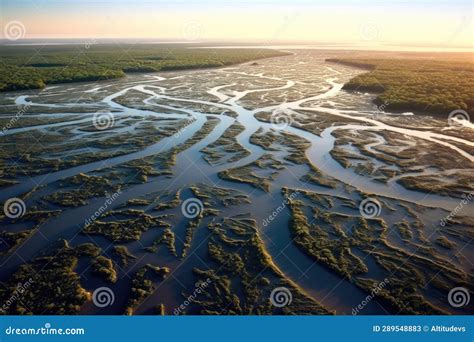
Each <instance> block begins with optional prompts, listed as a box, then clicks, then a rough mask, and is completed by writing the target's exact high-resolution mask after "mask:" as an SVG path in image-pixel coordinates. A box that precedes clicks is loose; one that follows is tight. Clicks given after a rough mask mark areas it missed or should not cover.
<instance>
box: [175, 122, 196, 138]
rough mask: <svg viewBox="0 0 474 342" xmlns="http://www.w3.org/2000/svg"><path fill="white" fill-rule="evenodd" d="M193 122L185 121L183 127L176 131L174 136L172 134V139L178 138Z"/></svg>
mask: <svg viewBox="0 0 474 342" xmlns="http://www.w3.org/2000/svg"><path fill="white" fill-rule="evenodd" d="M194 121H195V120H192V119H187V120H186V121H185V125H184V126H183V127H181V128H180V129H178V131H176V133H175V134H173V138H179V137H180V136H181V135H182V134H183V133H184V131H186V130H187V129H188V127H189V125H190V124H192V123H193V122H194Z"/></svg>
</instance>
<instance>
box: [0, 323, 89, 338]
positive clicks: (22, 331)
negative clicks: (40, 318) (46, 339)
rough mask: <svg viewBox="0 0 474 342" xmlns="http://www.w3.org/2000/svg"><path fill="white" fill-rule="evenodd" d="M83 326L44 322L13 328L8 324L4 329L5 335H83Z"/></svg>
mask: <svg viewBox="0 0 474 342" xmlns="http://www.w3.org/2000/svg"><path fill="white" fill-rule="evenodd" d="M85 333H86V331H85V329H84V328H64V329H63V328H53V327H52V326H51V323H45V325H44V327H40V328H14V327H12V326H9V327H8V328H6V329H5V334H6V335H84V334H85Z"/></svg>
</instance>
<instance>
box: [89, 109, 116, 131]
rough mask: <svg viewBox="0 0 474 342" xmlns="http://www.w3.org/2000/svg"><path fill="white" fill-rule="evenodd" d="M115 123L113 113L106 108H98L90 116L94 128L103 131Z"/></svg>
mask: <svg viewBox="0 0 474 342" xmlns="http://www.w3.org/2000/svg"><path fill="white" fill-rule="evenodd" d="M114 123H115V118H114V115H113V114H112V113H111V112H109V111H108V110H99V111H98V112H97V113H95V114H94V116H93V117H92V124H93V125H94V127H95V129H97V130H99V131H103V130H106V129H109V128H110V127H112V126H113V125H114Z"/></svg>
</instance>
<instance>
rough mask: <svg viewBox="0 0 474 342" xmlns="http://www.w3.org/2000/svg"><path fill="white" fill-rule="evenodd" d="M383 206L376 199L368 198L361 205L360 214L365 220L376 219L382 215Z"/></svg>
mask: <svg viewBox="0 0 474 342" xmlns="http://www.w3.org/2000/svg"><path fill="white" fill-rule="evenodd" d="M381 211H382V204H380V202H379V201H378V200H376V199H375V198H366V199H365V200H363V201H362V202H360V205H359V212H360V214H361V215H362V217H363V218H366V219H367V218H374V217H377V216H379V215H380V212H381Z"/></svg>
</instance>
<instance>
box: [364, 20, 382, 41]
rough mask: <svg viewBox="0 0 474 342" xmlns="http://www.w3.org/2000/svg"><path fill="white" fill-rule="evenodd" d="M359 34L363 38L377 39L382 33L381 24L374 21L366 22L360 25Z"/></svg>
mask: <svg viewBox="0 0 474 342" xmlns="http://www.w3.org/2000/svg"><path fill="white" fill-rule="evenodd" d="M359 34H360V37H361V38H362V40H365V41H372V40H376V39H377V38H378V37H379V35H380V30H379V26H378V25H377V24H375V23H374V22H368V23H364V24H362V25H360V26H359Z"/></svg>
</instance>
